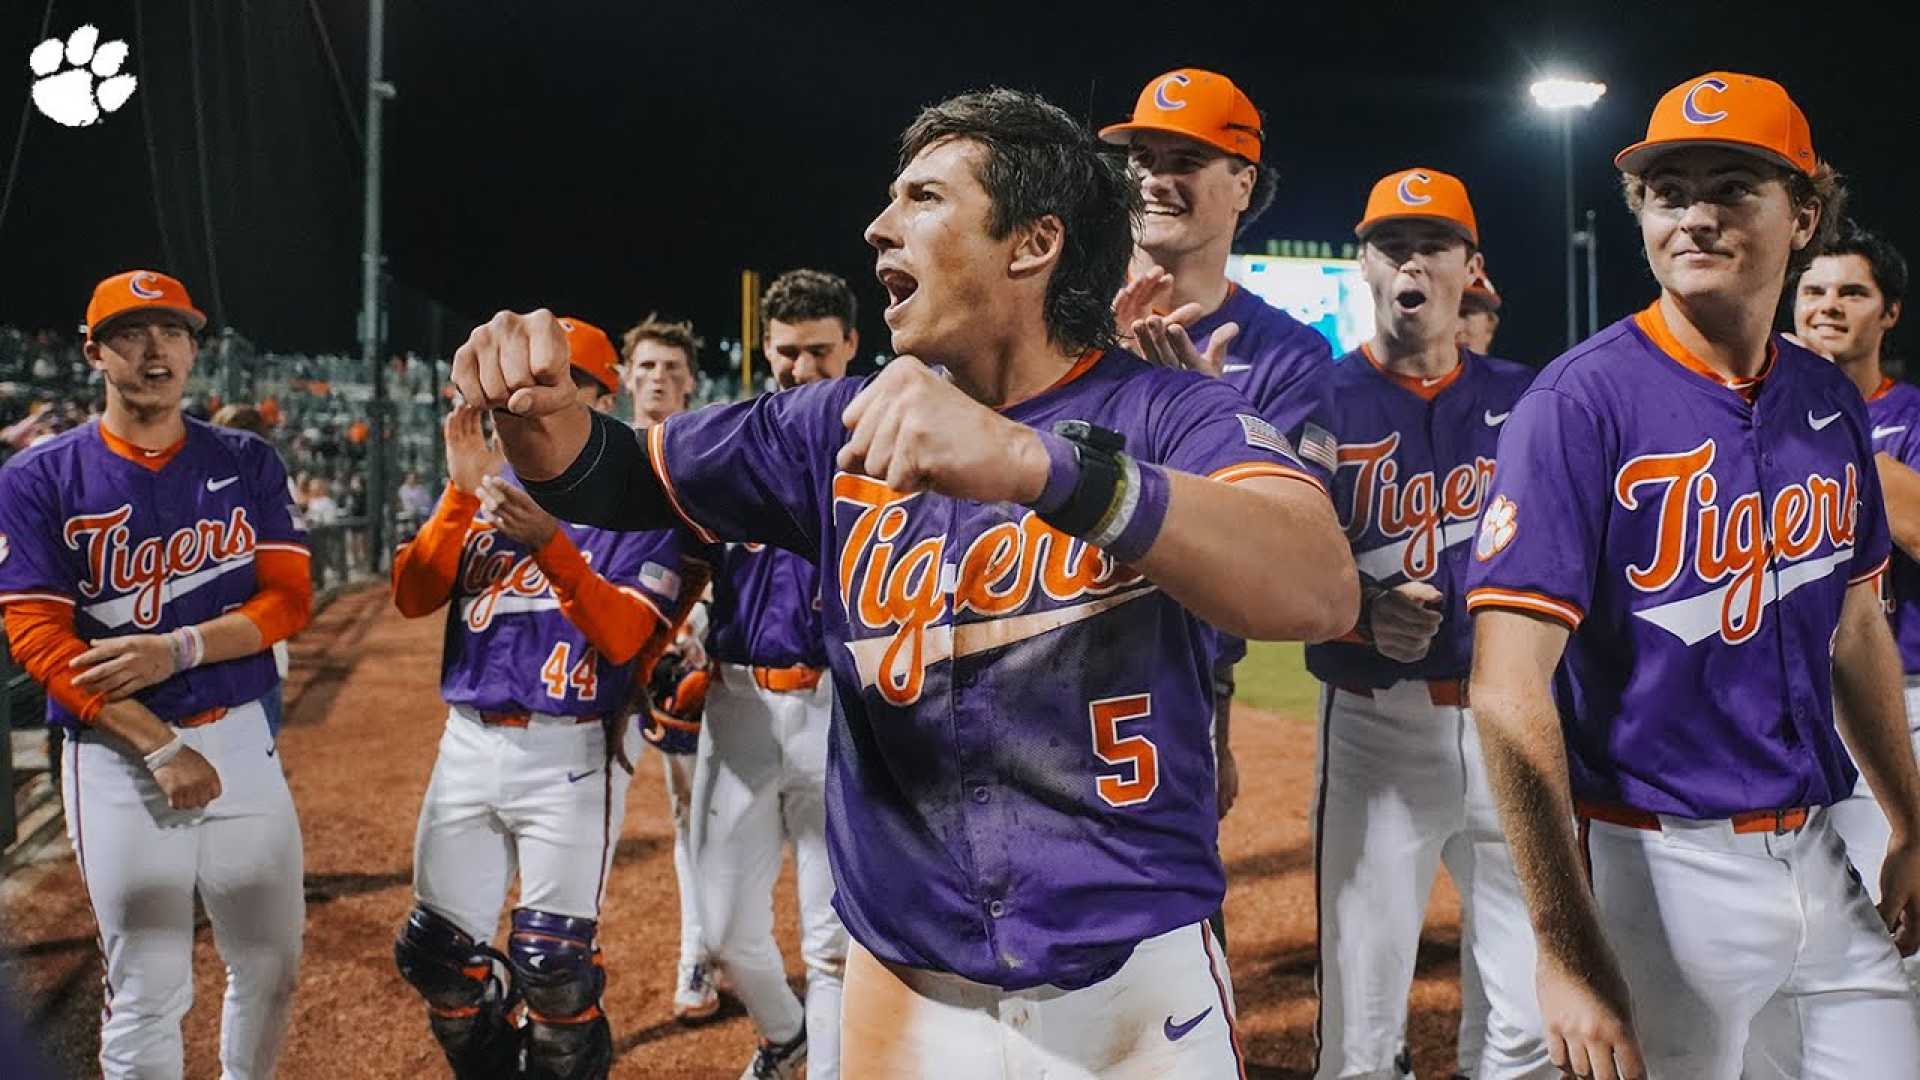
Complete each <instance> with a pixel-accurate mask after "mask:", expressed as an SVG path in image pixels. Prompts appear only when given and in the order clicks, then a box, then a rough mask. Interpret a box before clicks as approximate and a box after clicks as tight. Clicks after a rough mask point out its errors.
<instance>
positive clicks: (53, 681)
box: [6, 600, 107, 724]
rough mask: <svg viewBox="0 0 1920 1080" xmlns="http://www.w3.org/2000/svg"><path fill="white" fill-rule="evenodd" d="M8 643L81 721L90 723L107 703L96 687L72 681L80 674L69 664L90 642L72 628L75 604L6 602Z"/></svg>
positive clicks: (27, 669) (17, 657)
mask: <svg viewBox="0 0 1920 1080" xmlns="http://www.w3.org/2000/svg"><path fill="white" fill-rule="evenodd" d="M6 626H7V646H8V648H9V649H11V650H12V651H13V660H14V662H15V663H17V664H19V665H20V667H21V669H22V670H24V671H25V672H26V673H27V674H28V675H31V676H33V680H34V681H35V682H37V683H39V684H40V685H41V686H43V687H45V688H46V691H47V696H48V697H51V698H52V699H53V700H55V701H57V702H59V703H60V706H61V707H62V708H64V709H66V710H67V711H68V712H71V713H73V714H74V715H75V716H78V717H79V718H80V720H81V722H82V723H86V724H91V723H93V721H94V718H95V717H97V716H99V715H100V710H101V709H102V708H103V707H105V706H106V704H107V696H106V695H105V694H103V693H101V692H99V691H97V690H83V689H81V688H80V687H78V686H75V685H74V684H73V680H74V676H76V675H78V674H80V673H79V672H78V671H75V670H74V669H73V668H71V667H68V666H67V665H68V664H69V663H71V662H72V660H73V658H74V657H76V656H79V655H80V654H81V653H83V652H86V651H87V643H86V642H84V641H82V640H80V635H79V634H77V633H75V632H74V629H73V605H72V604H67V603H62V602H61V601H58V600H15V601H13V602H11V603H9V604H8V605H7V606H6Z"/></svg>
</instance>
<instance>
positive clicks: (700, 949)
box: [660, 740, 707, 969]
mask: <svg viewBox="0 0 1920 1080" xmlns="http://www.w3.org/2000/svg"><path fill="white" fill-rule="evenodd" d="M702 748H703V749H704V740H703V743H702ZM694 760H695V755H694V754H668V753H662V754H661V755H660V772H661V775H662V776H663V777H664V779H665V782H666V787H667V813H668V815H669V816H670V817H672V819H673V883H674V886H675V888H676V889H677V891H678V893H679V897H680V966H681V968H683V969H684V968H690V967H692V966H693V965H695V964H698V963H700V962H701V961H703V960H705V959H706V958H707V947H706V943H705V941H704V940H702V939H703V938H704V937H705V935H704V934H703V933H702V932H701V930H700V892H699V888H698V886H697V885H696V884H695V882H694V877H693V769H694Z"/></svg>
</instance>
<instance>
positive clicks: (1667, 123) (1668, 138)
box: [1613, 71, 1819, 176]
mask: <svg viewBox="0 0 1920 1080" xmlns="http://www.w3.org/2000/svg"><path fill="white" fill-rule="evenodd" d="M1680 145H1691V146H1723V147H1726V148H1727V149H1729V150H1740V151H1744V152H1746V153H1750V154H1755V155H1758V156H1760V157H1763V158H1766V159H1767V160H1768V161H1771V162H1773V163H1774V164H1776V165H1784V166H1786V167H1787V168H1789V169H1794V170H1797V171H1799V172H1803V173H1806V174H1807V175H1809V176H1811V175H1812V174H1813V171H1814V169H1815V167H1816V166H1817V165H1818V164H1819V159H1818V158H1816V157H1814V154H1813V133H1812V131H1810V130H1809V129H1808V128H1807V114H1806V113H1803V112H1801V111H1800V106H1798V105H1795V104H1794V103H1793V99H1792V98H1790V97H1788V96H1787V88H1786V87H1784V86H1781V85H1780V84H1779V83H1777V82H1774V81H1773V80H1772V79H1763V78H1761V77H1759V76H1758V75H1741V74H1738V73H1737V72H1732V71H1710V72H1708V73H1707V74H1705V75H1701V76H1699V77H1697V78H1693V79H1688V80H1687V81H1686V82H1683V83H1681V84H1680V85H1679V86H1676V87H1674V88H1673V89H1671V90H1669V91H1667V93H1666V96H1665V97H1663V98H1661V99H1660V103H1659V104H1658V105H1655V106H1654V107H1653V117H1652V118H1651V119H1649V120H1648V121H1647V137H1646V138H1644V139H1642V140H1640V141H1639V142H1637V143H1634V144H1633V145H1632V146H1629V147H1627V148H1626V149H1625V150H1622V151H1620V153H1619V154H1618V155H1616V156H1615V157H1614V159H1613V163H1614V165H1615V166H1617V167H1618V168H1619V169H1620V171H1621V172H1624V173H1633V174H1639V173H1642V172H1645V171H1646V169H1647V167H1648V166H1649V165H1651V164H1653V159H1654V158H1655V157H1656V156H1657V155H1658V154H1659V153H1660V151H1662V150H1668V149H1672V148H1674V147H1676V146H1680Z"/></svg>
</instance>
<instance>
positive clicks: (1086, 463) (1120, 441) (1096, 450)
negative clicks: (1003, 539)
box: [1040, 420, 1126, 538]
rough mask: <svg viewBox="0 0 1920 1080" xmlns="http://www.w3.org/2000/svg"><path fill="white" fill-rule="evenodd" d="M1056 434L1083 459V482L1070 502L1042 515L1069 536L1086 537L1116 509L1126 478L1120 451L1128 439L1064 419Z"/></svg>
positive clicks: (1077, 485) (1078, 421)
mask: <svg viewBox="0 0 1920 1080" xmlns="http://www.w3.org/2000/svg"><path fill="white" fill-rule="evenodd" d="M1053 431H1054V434H1056V435H1059V436H1060V437H1061V438H1063V439H1066V440H1067V441H1068V442H1071V443H1072V444H1073V448H1074V451H1075V452H1076V453H1077V454H1078V455H1079V456H1080V479H1079V482H1078V483H1076V484H1075V485H1074V487H1073V494H1071V495H1069V496H1067V501H1066V502H1065V503H1064V504H1063V505H1061V506H1060V508H1059V509H1057V510H1054V511H1053V512H1051V513H1046V514H1041V515H1040V520H1042V521H1044V522H1046V523H1047V524H1049V525H1051V526H1053V527H1054V528H1056V529H1059V530H1060V531H1061V532H1063V533H1066V534H1067V535H1068V536H1077V537H1083V538H1084V537H1086V536H1089V535H1091V534H1092V533H1093V531H1094V530H1095V528H1097V527H1098V526H1099V525H1100V523H1101V522H1102V521H1103V520H1105V519H1106V517H1107V515H1108V512H1109V511H1110V509H1111V508H1112V506H1113V500H1114V494H1115V492H1117V491H1118V490H1119V488H1120V480H1121V478H1122V476H1123V475H1124V469H1123V468H1122V466H1121V464H1120V456H1119V451H1120V448H1121V447H1122V446H1125V445H1126V437H1125V436H1123V435H1121V434H1120V433H1119V432H1117V431H1110V430H1108V429H1106V428H1103V427H1095V426H1094V425H1092V424H1089V423H1087V422H1086V421H1085V420H1062V421H1060V422H1059V423H1057V424H1055V425H1053Z"/></svg>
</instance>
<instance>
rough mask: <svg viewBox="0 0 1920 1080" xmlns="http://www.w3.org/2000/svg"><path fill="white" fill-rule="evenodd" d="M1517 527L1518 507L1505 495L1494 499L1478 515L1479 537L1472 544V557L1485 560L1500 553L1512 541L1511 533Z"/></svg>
mask: <svg viewBox="0 0 1920 1080" xmlns="http://www.w3.org/2000/svg"><path fill="white" fill-rule="evenodd" d="M1519 529H1520V508H1519V507H1518V506H1515V505H1514V504H1513V500H1512V499H1509V498H1507V497H1506V496H1505V495H1502V496H1500V497H1498V498H1496V499H1494V500H1493V505H1491V506H1489V507H1487V512H1486V513H1485V514H1482V515H1481V516H1480V539H1479V540H1478V541H1476V542H1475V543H1474V545H1473V557H1474V558H1476V559H1479V560H1480V561H1481V562H1486V561H1487V560H1488V559H1491V558H1493V557H1494V556H1495V555H1498V554H1500V552H1501V550H1502V549H1504V548H1505V547H1506V546H1507V545H1508V544H1511V543H1513V534H1514V533H1516V532H1518V531H1519Z"/></svg>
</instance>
